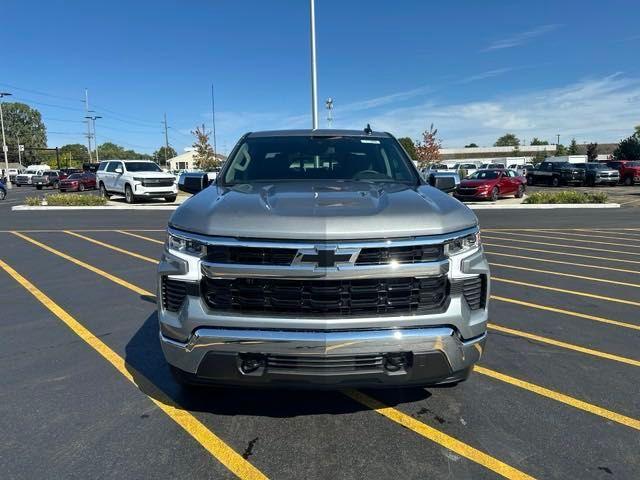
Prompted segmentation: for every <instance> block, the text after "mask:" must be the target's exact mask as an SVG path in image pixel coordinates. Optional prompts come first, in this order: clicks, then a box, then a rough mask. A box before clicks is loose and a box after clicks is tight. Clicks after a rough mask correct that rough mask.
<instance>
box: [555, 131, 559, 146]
mask: <svg viewBox="0 0 640 480" xmlns="http://www.w3.org/2000/svg"><path fill="white" fill-rule="evenodd" d="M556 137H558V143H556V145H560V134H559V133H558V134H556Z"/></svg>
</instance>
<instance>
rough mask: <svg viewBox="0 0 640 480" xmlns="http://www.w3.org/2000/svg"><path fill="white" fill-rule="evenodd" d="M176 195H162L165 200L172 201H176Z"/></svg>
mask: <svg viewBox="0 0 640 480" xmlns="http://www.w3.org/2000/svg"><path fill="white" fill-rule="evenodd" d="M176 197H177V195H169V196H168V197H164V199H165V201H166V202H169V203H173V202H175V201H176Z"/></svg>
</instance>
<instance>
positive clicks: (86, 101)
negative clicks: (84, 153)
mask: <svg viewBox="0 0 640 480" xmlns="http://www.w3.org/2000/svg"><path fill="white" fill-rule="evenodd" d="M84 110H85V113H86V114H87V115H89V90H87V89H86V88H85V89H84ZM84 118H88V117H84ZM87 147H88V149H89V163H93V158H92V156H91V124H90V123H89V120H88V119H87Z"/></svg>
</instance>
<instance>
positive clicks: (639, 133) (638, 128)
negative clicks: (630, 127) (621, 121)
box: [633, 125, 640, 138]
mask: <svg viewBox="0 0 640 480" xmlns="http://www.w3.org/2000/svg"><path fill="white" fill-rule="evenodd" d="M635 130H636V131H635V133H634V134H633V136H634V137H637V138H640V125H636V126H635Z"/></svg>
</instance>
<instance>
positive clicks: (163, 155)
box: [153, 145, 178, 165]
mask: <svg viewBox="0 0 640 480" xmlns="http://www.w3.org/2000/svg"><path fill="white" fill-rule="evenodd" d="M176 156H178V152H176V151H175V149H174V148H173V147H172V146H171V145H169V148H167V147H165V146H164V145H163V146H161V147H160V148H159V149H158V150H156V151H155V152H153V160H154V161H155V162H156V163H157V164H158V165H166V163H167V162H166V161H167V160H169V159H171V158H173V157H176Z"/></svg>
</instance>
